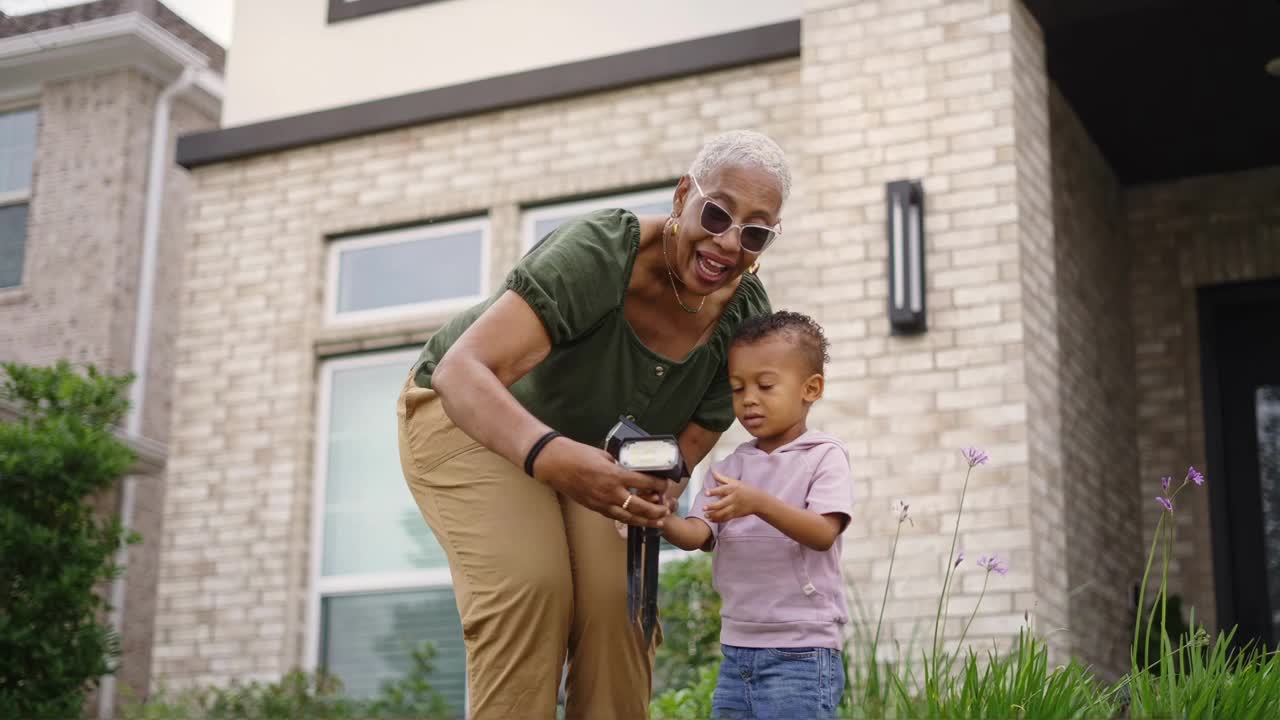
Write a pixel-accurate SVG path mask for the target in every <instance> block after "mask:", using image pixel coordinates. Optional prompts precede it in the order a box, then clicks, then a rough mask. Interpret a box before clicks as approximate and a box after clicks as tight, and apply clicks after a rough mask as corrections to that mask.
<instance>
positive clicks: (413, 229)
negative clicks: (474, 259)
mask: <svg viewBox="0 0 1280 720" xmlns="http://www.w3.org/2000/svg"><path fill="white" fill-rule="evenodd" d="M471 231H478V232H479V233H480V263H479V267H478V268H476V271H477V272H478V273H479V275H480V277H479V279H480V291H479V292H478V293H476V294H474V295H468V296H464V297H456V298H446V299H443V300H428V301H426V302H419V303H409V304H406V305H392V306H389V307H382V308H373V309H371V310H353V311H350V312H338V277H339V272H340V270H341V267H342V264H341V261H342V253H343V252H346V251H349V250H364V249H367V248H371V247H380V246H384V245H395V244H397V243H403V242H411V241H413V240H425V239H431V238H433V237H439V236H442V235H452V234H455V233H460V232H471ZM491 251H492V238H491V232H490V224H489V217H488V216H487V215H484V216H480V217H474V218H469V219H465V220H453V221H449V222H441V223H432V222H423V223H417V224H414V225H412V226H410V227H403V228H398V229H395V230H383V231H374V232H370V233H360V234H353V235H346V236H343V237H340V238H334V239H331V240H329V243H328V247H327V248H325V252H326V253H327V258H326V261H325V262H326V265H327V269H326V272H325V299H324V324H325V326H327V327H350V326H352V325H359V324H368V323H378V322H388V321H393V320H405V319H442V318H443V317H444V316H447V315H451V314H453V313H456V312H458V311H460V310H465V309H467V308H469V307H471V306H472V305H475V304H476V303H478V302H480V301H482V300H484V299H485V298H486V297H488V296H489V284H490V283H489V263H490V254H491Z"/></svg>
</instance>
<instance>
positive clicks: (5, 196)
mask: <svg viewBox="0 0 1280 720" xmlns="http://www.w3.org/2000/svg"><path fill="white" fill-rule="evenodd" d="M30 202H31V188H30V186H28V187H27V189H26V190H11V191H9V192H7V193H0V207H9V206H10V205H27V204H29V203H30Z"/></svg>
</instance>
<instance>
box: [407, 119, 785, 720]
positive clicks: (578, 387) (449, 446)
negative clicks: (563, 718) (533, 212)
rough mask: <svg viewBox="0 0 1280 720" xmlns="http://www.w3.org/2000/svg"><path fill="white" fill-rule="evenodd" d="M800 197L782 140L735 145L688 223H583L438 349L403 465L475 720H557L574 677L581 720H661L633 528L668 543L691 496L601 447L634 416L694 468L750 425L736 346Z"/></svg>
mask: <svg viewBox="0 0 1280 720" xmlns="http://www.w3.org/2000/svg"><path fill="white" fill-rule="evenodd" d="M790 186H791V176H790V172H789V170H788V168H787V163H786V159H785V157H784V156H783V153H782V151H781V149H780V148H778V146H777V145H776V144H775V143H774V142H773V141H772V140H770V139H769V138H767V137H765V136H764V135H761V134H759V133H755V132H747V131H738V132H731V133H727V134H724V135H720V136H718V137H716V138H714V139H713V140H711V141H710V142H709V143H707V145H706V146H705V147H703V148H702V150H701V152H699V154H698V156H697V158H696V159H695V160H694V162H693V165H692V166H691V167H690V169H689V172H688V174H686V175H685V176H683V177H681V178H680V182H679V184H678V185H677V187H676V190H675V194H674V196H673V198H672V205H671V214H670V216H668V217H644V218H640V217H636V216H635V215H633V214H632V213H630V212H627V211H625V210H610V211H601V212H596V213H592V214H590V215H587V216H585V217H582V218H579V219H576V220H573V221H570V222H567V223H565V224H564V225H562V226H561V227H560V228H558V229H557V230H556V231H554V232H553V233H551V234H550V235H548V236H547V237H546V238H544V239H543V240H542V242H540V243H539V244H538V245H537V246H536V247H535V248H534V249H533V250H531V251H530V252H529V254H528V255H526V256H525V257H524V258H523V259H522V260H521V261H520V263H519V264H518V265H517V266H516V268H515V269H514V270H512V271H511V273H510V274H509V275H508V277H507V280H506V283H505V284H504V286H503V288H502V289H501V290H500V291H498V292H497V293H496V294H495V295H494V296H493V297H492V298H490V299H489V300H487V301H486V302H484V303H482V304H480V305H479V306H477V307H474V308H472V309H470V310H468V311H466V312H464V313H462V314H461V315H460V316H458V317H457V318H455V319H454V320H453V321H451V322H450V323H449V324H448V325H446V326H445V327H444V328H442V329H441V330H440V331H439V332H438V333H436V334H435V335H434V336H433V337H432V338H431V339H430V340H429V341H428V342H427V344H426V347H425V349H424V350H423V351H422V355H421V356H420V358H419V359H418V362H417V363H416V364H415V366H414V368H413V372H412V374H411V376H410V378H409V380H408V382H407V383H406V385H405V388H404V391H403V393H402V394H401V397H400V401H399V407H398V414H399V420H400V458H401V464H402V466H403V468H404V474H405V479H406V480H407V481H408V484H409V488H410V490H411V491H412V492H413V495H414V498H415V499H416V500H417V503H418V507H419V508H420V509H421V511H422V515H423V517H424V518H426V521H427V523H428V524H429V525H430V526H431V529H432V530H433V531H434V532H435V535H436V538H437V539H438V540H439V541H440V544H441V545H442V546H443V547H444V550H445V553H446V554H447V555H448V559H449V568H450V571H451V573H452V575H453V581H454V588H455V592H456V595H457V602H458V610H459V613H460V614H461V617H462V627H463V637H464V640H465V642H466V648H467V674H468V682H469V691H470V692H469V696H470V706H471V707H470V710H471V715H472V717H475V718H481V719H483V718H511V717H521V718H534V717H548V718H549V717H553V716H554V714H555V705H556V698H557V691H558V689H559V683H560V680H561V669H562V667H563V666H564V661H565V659H566V656H567V658H568V677H567V686H566V691H567V702H566V705H567V707H566V713H567V715H568V717H570V718H578V717H590V718H607V717H620V718H642V717H645V716H646V714H647V708H648V703H649V696H650V693H651V686H652V671H653V655H652V649H651V648H650V647H647V646H646V644H645V642H644V639H643V637H642V635H641V633H640V630H639V624H638V623H637V624H634V625H633V624H632V623H631V622H630V621H629V618H628V616H627V602H626V582H625V577H626V575H625V567H626V542H625V541H624V540H623V539H622V537H621V536H620V534H619V533H618V532H617V531H616V528H615V522H614V521H620V522H623V523H628V524H631V525H643V526H647V527H660V526H661V524H662V519H663V517H664V516H665V515H666V514H667V513H668V512H669V508H670V507H672V506H674V499H675V498H677V497H678V496H679V494H680V492H681V491H683V488H684V482H681V483H680V484H678V485H674V484H673V485H672V486H671V487H667V486H666V483H665V481H662V480H658V479H655V478H653V477H650V476H646V475H641V474H638V473H633V472H630V471H626V470H623V469H622V468H620V467H619V466H618V465H617V464H616V463H614V461H613V459H612V458H611V457H610V456H609V455H608V453H606V452H604V450H602V449H601V446H602V444H603V441H604V439H605V435H606V434H607V433H608V431H609V429H610V428H611V427H612V426H613V425H614V424H615V423H616V422H617V421H618V418H619V417H621V416H626V417H628V418H632V419H634V420H635V421H636V423H637V424H638V425H640V426H641V427H642V428H644V429H645V430H647V431H649V432H651V433H671V434H675V435H677V436H678V437H679V441H680V448H681V451H682V452H683V455H684V457H685V459H686V462H687V464H688V467H692V466H694V465H696V464H697V463H698V462H699V461H700V460H701V459H702V458H703V457H704V456H705V455H706V454H707V452H708V451H709V450H710V449H711V447H712V446H713V445H715V442H716V440H717V438H719V436H720V433H721V432H723V431H724V430H726V429H727V428H728V427H729V425H730V424H731V423H732V422H733V403H732V398H731V392H730V389H729V384H728V381H727V378H726V375H725V355H726V350H727V345H728V341H729V338H730V337H731V335H732V334H733V331H734V329H735V328H736V327H737V325H738V323H740V322H741V321H742V320H743V319H744V318H747V317H750V316H752V315H756V314H761V313H765V312H768V311H769V309H770V308H769V300H768V297H767V295H766V294H765V290H764V287H763V286H762V285H761V283H760V280H759V279H758V278H757V277H756V276H755V274H754V271H752V272H747V271H748V269H751V268H753V266H754V265H755V263H756V262H757V260H758V259H759V257H760V254H761V253H763V252H764V251H765V249H767V248H768V247H769V245H770V244H771V243H772V242H773V241H774V240H775V239H776V238H777V236H778V228H779V226H780V223H781V211H782V204H783V202H784V201H785V200H786V198H787V194H788V192H789V191H790ZM628 488H637V489H639V491H640V492H639V494H636V495H632V494H631V493H630V492H629V490H628Z"/></svg>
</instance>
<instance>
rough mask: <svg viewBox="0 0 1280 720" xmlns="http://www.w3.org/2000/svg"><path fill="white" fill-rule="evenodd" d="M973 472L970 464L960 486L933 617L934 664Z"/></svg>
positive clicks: (935, 665) (936, 659)
mask: <svg viewBox="0 0 1280 720" xmlns="http://www.w3.org/2000/svg"><path fill="white" fill-rule="evenodd" d="M971 474H973V466H972V465H970V466H969V469H968V470H965V472H964V484H963V485H962V486H961V487H960V507H959V508H957V509H956V526H955V529H954V530H952V531H951V551H950V552H948V553H947V572H946V575H944V576H943V579H942V595H940V596H939V597H938V612H937V614H936V615H935V616H934V619H933V665H934V667H935V668H936V667H937V665H938V653H939V652H940V651H941V649H942V648H941V647H939V645H938V629H939V624H940V623H941V622H942V607H943V604H944V603H945V602H946V599H947V594H948V593H949V592H950V590H951V576H952V573H953V571H954V570H955V568H956V565H955V562H956V561H955V558H956V538H958V537H959V535H960V516H961V515H962V514H963V513H964V496H965V493H966V492H968V490H969V476H970V475H971Z"/></svg>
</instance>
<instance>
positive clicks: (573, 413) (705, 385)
mask: <svg viewBox="0 0 1280 720" xmlns="http://www.w3.org/2000/svg"><path fill="white" fill-rule="evenodd" d="M639 248H640V222H639V220H637V219H636V216H635V215H633V214H632V213H630V212H628V211H626V210H602V211H599V212H595V213H591V214H589V215H586V216H584V217H581V218H577V219H575V220H570V221H568V222H566V223H564V224H563V225H561V226H560V227H559V228H558V229H556V230H555V231H554V232H552V233H551V234H550V235H548V236H547V237H546V238H544V239H543V241H542V242H541V243H539V244H538V245H537V246H536V247H534V249H533V250H531V251H530V252H529V254H527V255H526V256H525V257H524V258H523V259H522V260H521V261H520V264H519V265H517V266H516V268H515V269H514V270H512V271H511V273H510V274H509V275H507V279H506V282H505V283H504V284H503V287H502V288H501V289H500V290H498V292H496V293H495V294H494V295H493V296H492V297H490V298H489V299H488V300H486V301H485V302H483V303H481V304H479V305H476V306H475V307H472V308H470V309H469V310H466V311H465V312H463V313H462V314H460V315H458V316H457V317H455V318H454V319H453V320H451V321H450V322H449V323H448V324H447V325H445V326H444V327H443V328H441V329H440V331H439V332H437V333H436V334H435V335H434V336H432V338H431V339H430V340H428V341H427V345H426V347H425V348H424V349H423V351H422V354H421V355H420V356H419V358H418V361H417V363H416V364H415V366H414V381H415V382H416V384H417V385H418V386H419V387H424V388H430V387H431V373H432V372H433V371H434V370H435V367H436V363H438V362H439V361H440V358H442V357H444V354H445V351H447V350H448V349H449V346H450V345H452V344H453V342H454V341H455V340H456V339H457V338H458V336H460V335H461V334H462V332H463V331H464V330H466V329H467V327H469V326H470V325H471V323H472V322H474V321H475V319H476V318H477V317H479V315H480V314H481V313H482V312H484V311H485V309H486V308H488V307H489V306H490V305H491V304H493V302H494V301H495V300H497V298H498V297H499V296H500V295H502V294H503V293H504V292H505V291H507V290H514V291H515V292H516V293H518V294H519V295H520V297H522V298H524V300H525V302H527V303H528V304H529V307H531V308H533V311H534V312H535V313H537V315H538V317H539V318H541V320H542V323H543V325H545V326H546V329H547V334H548V335H550V337H551V352H550V354H548V355H547V358H546V359H545V360H543V361H542V362H541V363H540V364H539V365H538V366H537V367H535V368H534V369H533V370H531V371H530V372H529V373H528V374H527V375H525V376H524V377H523V378H521V379H520V380H519V381H517V382H516V383H515V384H514V385H512V386H511V394H512V395H514V396H515V397H516V399H517V400H518V401H519V402H520V404H521V405H523V406H524V407H525V408H526V409H527V410H528V411H529V412H531V413H532V414H533V415H534V416H536V417H537V418H538V419H539V420H541V421H542V422H544V423H546V424H547V425H548V426H550V427H552V428H554V429H556V430H559V431H560V432H561V433H564V434H565V435H567V436H568V437H570V438H573V439H574V440H577V441H579V442H583V443H587V444H590V445H596V446H599V445H600V444H601V443H602V442H603V441H604V437H605V434H606V433H608V432H609V429H610V428H611V427H613V425H614V424H615V423H616V422H617V421H618V418H619V417H620V416H629V417H632V418H634V419H635V421H636V423H637V424H639V425H640V427H642V428H644V429H645V430H646V431H648V432H650V433H655V434H658V433H673V434H674V433H679V432H680V431H681V430H683V429H684V427H685V426H686V425H687V424H688V423H689V421H691V420H692V421H693V422H695V423H697V424H699V425H701V426H703V427H705V428H707V429H709V430H715V431H721V432H722V431H724V430H726V429H728V427H729V426H730V425H731V424H732V423H733V396H732V393H731V391H730V389H729V380H728V373H727V371H726V360H727V356H728V349H729V340H730V338H731V337H732V336H733V332H734V330H735V329H736V328H737V326H738V323H740V322H741V321H742V320H743V319H745V318H747V317H751V316H753V315H759V314H764V313H767V312H769V311H770V308H769V297H768V295H766V294H765V290H764V286H763V285H762V284H761V283H760V279H759V278H757V277H756V276H755V275H752V274H750V273H747V274H744V275H743V276H742V281H741V282H740V283H739V284H738V289H737V290H736V291H735V293H734V296H733V298H732V300H730V301H729V304H728V306H727V307H726V308H725V311H724V314H723V315H722V316H721V318H720V321H719V323H718V325H717V326H716V328H715V330H714V331H713V333H712V335H711V337H710V338H709V339H708V340H707V342H706V343H704V344H703V345H700V346H698V347H697V348H695V349H694V350H693V351H692V352H690V353H689V355H688V356H687V357H685V358H684V359H683V360H680V361H678V362H677V361H673V360H671V359H669V358H665V357H662V356H661V355H658V354H657V353H655V352H653V351H651V350H649V349H648V348H647V347H645V346H644V344H643V343H641V342H640V338H639V337H637V336H636V334H635V331H634V330H632V328H631V325H630V324H629V323H628V322H627V320H626V317H625V316H624V315H623V311H622V306H623V302H624V301H625V300H626V294H627V285H628V283H629V281H630V279H631V270H632V267H633V266H634V264H635V259H636V253H637V251H638V250H639Z"/></svg>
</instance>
